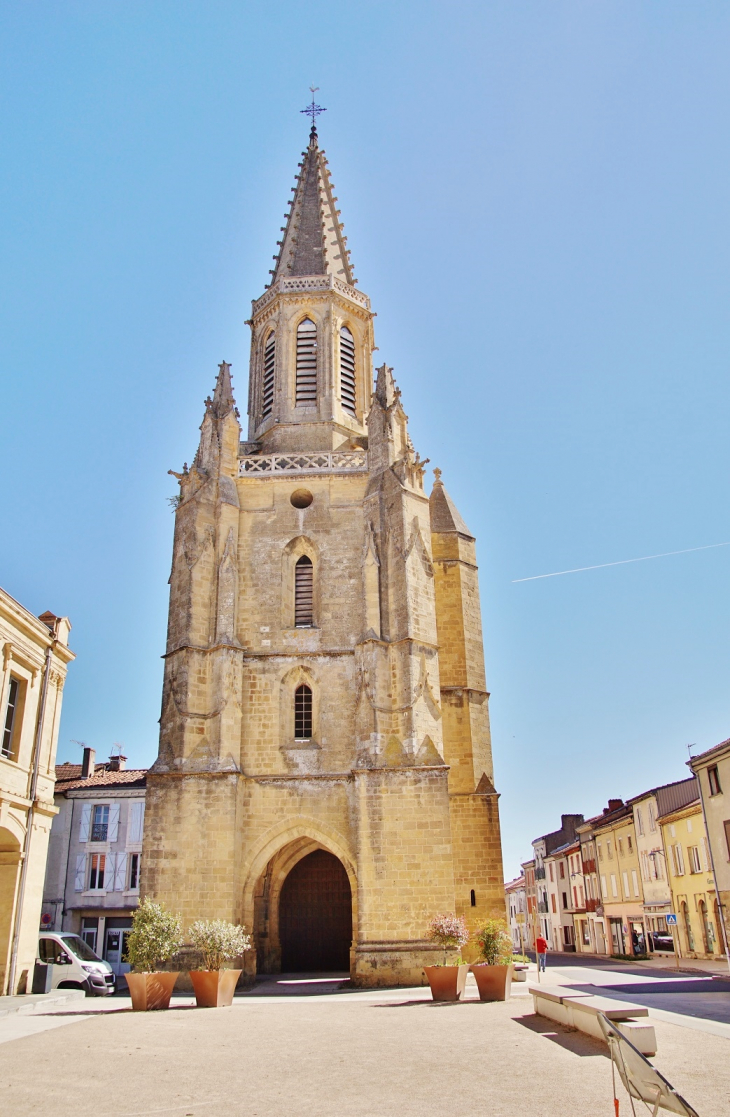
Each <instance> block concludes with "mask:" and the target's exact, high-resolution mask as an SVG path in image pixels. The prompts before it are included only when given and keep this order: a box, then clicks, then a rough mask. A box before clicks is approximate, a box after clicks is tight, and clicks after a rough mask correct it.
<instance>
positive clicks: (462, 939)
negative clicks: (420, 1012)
mask: <svg viewBox="0 0 730 1117" xmlns="http://www.w3.org/2000/svg"><path fill="white" fill-rule="evenodd" d="M428 937H429V939H431V941H432V942H436V943H438V944H439V946H440V947H441V948H442V949H443V952H444V960H443V963H441V964H437V965H435V966H424V967H423V968H424V971H425V974H426V977H427V978H428V984H429V985H430V986H431V996H432V997H433V999H434V1000H435V1001H458V1000H459V999H460V998H461V995H462V994H463V992H464V988H465V986H466V975H467V974H468V972H469V967H468V965H465V964H464V963H463V962H462V961H461V958H457V959H456V963H455V964H452V965H448V964H447V962H446V951H447V950H460V949H461V947H462V946H464V944H465V943H467V942H468V941H469V930H468V928H467V926H466V923H465V922H464V919H463V918H462V916H460V915H454V914H453V912H446V913H445V914H442V915H435V916H434V917H433V919H432V920H431V922H430V923H429V926H428Z"/></svg>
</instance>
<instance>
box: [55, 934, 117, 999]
mask: <svg viewBox="0 0 730 1117" xmlns="http://www.w3.org/2000/svg"><path fill="white" fill-rule="evenodd" d="M38 958H39V960H40V961H41V962H45V963H46V965H49V966H50V967H51V969H52V975H53V976H52V978H51V988H52V989H85V990H86V992H87V994H89V995H90V996H92V997H106V996H108V995H109V994H110V993H113V992H114V991H115V989H116V977H115V975H114V972H113V970H112V968H111V966H110V965H109V963H108V962H102V960H101V958H98V957H97V956H96V954H95V953H94V951H93V950H92V949H91V947H90V946H89V945H88V943H85V942H84V940H83V939H82V938H79V936H78V935H75V934H74V933H73V932H72V931H41V934H40V941H39V943H38Z"/></svg>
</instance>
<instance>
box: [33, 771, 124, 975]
mask: <svg viewBox="0 0 730 1117" xmlns="http://www.w3.org/2000/svg"><path fill="white" fill-rule="evenodd" d="M89 754H91V755H89ZM145 791H146V770H145V769H135V770H125V768H124V758H123V757H112V758H111V760H110V761H109V762H108V763H105V764H102V765H95V764H94V759H93V750H92V749H86V750H85V755H84V764H83V765H78V764H60V765H58V766H57V768H56V806H57V807H58V815H57V816H56V818H55V819H54V821H53V826H52V827H51V836H50V842H49V850H48V865H47V870H46V882H45V889H44V894H43V907H42V915H41V929H42V930H47V931H75V932H76V933H77V934H79V935H80V936H81V937H82V938H83V939H85V940H86V942H87V943H88V944H89V946H90V947H91V948H92V950H95V951H96V953H97V954H98V955H99V957H100V958H104V959H105V960H106V961H107V962H109V964H110V965H111V967H112V969H113V970H114V972H115V973H116V974H117V975H120V974H123V973H126V972H127V971H128V969H129V965H128V964H127V963H126V962H124V961H123V960H122V959H123V956H124V954H125V952H126V936H127V934H128V932H129V930H130V928H131V925H132V916H133V914H134V912H135V910H136V908H137V906H138V904H139V881H140V871H141V867H142V838H143V834H144V812H145Z"/></svg>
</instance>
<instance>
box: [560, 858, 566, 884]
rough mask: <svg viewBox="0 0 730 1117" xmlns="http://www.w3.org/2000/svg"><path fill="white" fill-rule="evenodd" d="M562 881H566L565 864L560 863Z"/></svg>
mask: <svg viewBox="0 0 730 1117" xmlns="http://www.w3.org/2000/svg"><path fill="white" fill-rule="evenodd" d="M560 879H561V880H565V862H564V861H561V862H560Z"/></svg>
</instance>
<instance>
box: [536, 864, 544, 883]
mask: <svg viewBox="0 0 730 1117" xmlns="http://www.w3.org/2000/svg"><path fill="white" fill-rule="evenodd" d="M535 880H545V866H544V865H542V866H540V865H538V867H537V868H536V869H535Z"/></svg>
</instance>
